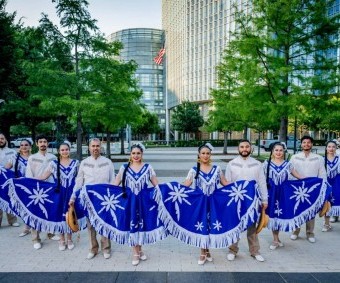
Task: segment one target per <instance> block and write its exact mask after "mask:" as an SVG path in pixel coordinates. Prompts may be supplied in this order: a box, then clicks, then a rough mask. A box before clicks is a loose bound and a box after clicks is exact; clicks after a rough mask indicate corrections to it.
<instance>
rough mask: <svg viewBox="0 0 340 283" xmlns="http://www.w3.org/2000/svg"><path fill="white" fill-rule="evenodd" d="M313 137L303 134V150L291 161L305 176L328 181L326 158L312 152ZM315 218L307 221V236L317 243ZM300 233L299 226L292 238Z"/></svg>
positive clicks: (310, 240)
mask: <svg viewBox="0 0 340 283" xmlns="http://www.w3.org/2000/svg"><path fill="white" fill-rule="evenodd" d="M313 141H314V140H313V138H312V137H310V136H303V137H302V138H301V149H302V152H300V153H297V154H294V155H293V156H292V158H291V163H292V165H293V167H294V169H295V170H296V171H297V172H298V173H299V174H300V175H302V176H304V177H318V178H321V179H323V180H324V183H326V181H327V174H326V170H325V166H324V159H323V158H322V157H321V156H320V155H317V154H315V153H312V147H313ZM321 189H323V188H321ZM314 225H315V218H313V219H311V220H309V221H307V223H306V236H307V240H308V241H309V242H310V243H315V241H316V240H315V235H314ZM299 233H300V228H297V229H296V230H295V231H294V232H293V234H292V235H291V236H290V239H291V240H293V241H295V240H296V239H297V238H298V236H299Z"/></svg>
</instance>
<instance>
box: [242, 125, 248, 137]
mask: <svg viewBox="0 0 340 283" xmlns="http://www.w3.org/2000/svg"><path fill="white" fill-rule="evenodd" d="M247 132H248V127H247V126H244V129H243V139H245V140H246V139H247Z"/></svg>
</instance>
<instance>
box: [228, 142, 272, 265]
mask: <svg viewBox="0 0 340 283" xmlns="http://www.w3.org/2000/svg"><path fill="white" fill-rule="evenodd" d="M238 151H239V156H238V157H236V158H234V159H233V160H231V161H230V162H228V165H227V168H226V172H225V177H226V179H227V181H228V182H236V181H240V180H247V181H251V180H255V181H256V183H257V185H258V186H259V191H260V197H261V202H262V206H263V207H264V208H266V207H267V206H268V191H267V184H266V177H265V175H264V172H263V169H262V164H261V162H259V161H257V160H256V159H254V158H252V157H251V156H250V154H251V152H252V146H251V143H250V142H249V141H248V140H241V141H240V143H239V146H238ZM247 239H248V246H249V252H250V255H251V256H252V257H254V258H255V259H256V260H257V261H260V262H263V261H264V258H263V257H262V255H261V254H260V243H259V239H258V237H257V234H256V223H254V224H253V225H251V226H249V227H248V229H247ZM238 250H239V248H238V242H237V243H235V244H232V245H231V246H229V253H228V255H227V259H228V260H229V261H233V260H234V259H235V257H236V254H237V252H238Z"/></svg>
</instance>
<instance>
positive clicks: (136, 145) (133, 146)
mask: <svg viewBox="0 0 340 283" xmlns="http://www.w3.org/2000/svg"><path fill="white" fill-rule="evenodd" d="M134 148H139V149H140V150H141V152H144V151H143V148H142V147H141V146H140V145H139V144H133V145H132V146H131V151H132V150H133V149H134Z"/></svg>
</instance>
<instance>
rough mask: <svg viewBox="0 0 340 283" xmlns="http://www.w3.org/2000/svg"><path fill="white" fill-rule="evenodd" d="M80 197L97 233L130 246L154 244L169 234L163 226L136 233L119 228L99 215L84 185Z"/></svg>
mask: <svg viewBox="0 0 340 283" xmlns="http://www.w3.org/2000/svg"><path fill="white" fill-rule="evenodd" d="M79 197H80V200H81V201H80V202H81V205H83V206H84V207H85V208H86V209H87V213H88V219H89V221H90V223H91V225H92V226H93V227H94V228H95V230H96V231H97V233H98V234H100V235H102V236H104V237H106V238H109V239H111V240H113V241H115V242H116V243H118V244H121V245H125V244H128V245H129V246H136V245H146V244H153V243H155V242H157V241H160V240H163V239H165V238H166V237H167V236H168V233H167V232H166V230H165V229H164V227H163V226H161V227H158V228H156V229H155V230H153V231H146V232H136V233H130V231H121V230H118V229H117V228H114V227H112V226H111V225H108V224H107V223H106V222H105V221H104V220H102V219H101V218H100V217H98V215H97V213H96V210H95V208H94V206H93V204H92V202H91V200H90V197H89V195H88V194H87V191H86V189H85V188H84V187H83V189H82V190H81V192H80V196H79Z"/></svg>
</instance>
